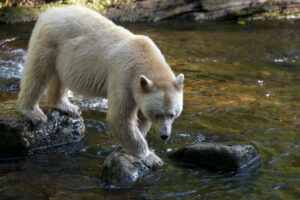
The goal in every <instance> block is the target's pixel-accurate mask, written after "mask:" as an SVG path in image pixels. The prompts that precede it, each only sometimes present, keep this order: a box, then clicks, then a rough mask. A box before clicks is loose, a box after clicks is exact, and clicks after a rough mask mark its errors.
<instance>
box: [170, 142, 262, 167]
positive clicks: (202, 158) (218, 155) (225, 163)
mask: <svg viewBox="0 0 300 200" xmlns="http://www.w3.org/2000/svg"><path fill="white" fill-rule="evenodd" d="M168 157H169V158H170V159H171V160H173V161H175V162H176V163H179V164H181V165H185V166H191V167H200V168H205V169H208V170H210V171H224V172H230V171H237V170H239V169H241V168H245V167H247V166H249V165H250V164H252V163H253V162H254V161H256V160H257V159H258V158H259V155H258V151H257V150H256V148H255V147H254V146H252V145H232V144H222V143H197V144H191V145H186V146H183V147H181V148H179V149H176V150H173V151H171V152H168Z"/></svg>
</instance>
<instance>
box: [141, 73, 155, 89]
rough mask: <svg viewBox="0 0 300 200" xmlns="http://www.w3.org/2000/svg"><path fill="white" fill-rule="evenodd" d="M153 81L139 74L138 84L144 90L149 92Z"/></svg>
mask: <svg viewBox="0 0 300 200" xmlns="http://www.w3.org/2000/svg"><path fill="white" fill-rule="evenodd" d="M152 85H153V82H152V81H151V80H150V79H148V78H147V77H146V76H144V75H141V76H140V86H141V88H142V90H143V91H144V92H150V91H151V88H152Z"/></svg>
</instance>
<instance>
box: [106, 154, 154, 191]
mask: <svg viewBox="0 0 300 200" xmlns="http://www.w3.org/2000/svg"><path fill="white" fill-rule="evenodd" d="M150 171H151V170H150V168H148V167H147V166H146V165H145V164H144V163H143V162H142V161H141V160H140V159H138V158H135V157H133V156H131V155H128V154H125V153H119V152H112V153H111V154H109V155H108V157H107V158H106V159H105V161H104V167H103V170H102V175H101V178H102V181H103V182H104V183H105V184H106V185H108V186H115V187H122V188H130V187H131V186H132V185H133V184H134V183H135V182H137V181H138V180H140V179H142V178H143V176H145V175H146V174H148V173H149V172H150Z"/></svg>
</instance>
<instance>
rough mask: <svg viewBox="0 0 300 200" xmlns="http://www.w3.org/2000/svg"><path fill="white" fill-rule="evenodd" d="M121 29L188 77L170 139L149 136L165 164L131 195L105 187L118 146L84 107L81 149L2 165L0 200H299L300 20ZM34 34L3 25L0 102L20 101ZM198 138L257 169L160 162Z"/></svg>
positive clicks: (54, 151) (97, 116) (70, 148)
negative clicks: (251, 153)
mask: <svg viewBox="0 0 300 200" xmlns="http://www.w3.org/2000/svg"><path fill="white" fill-rule="evenodd" d="M122 25H123V26H125V27H127V28H128V29H130V30H131V31H133V32H134V33H137V34H145V35H148V36H150V37H151V38H152V39H153V40H154V41H155V43H156V44H157V45H158V46H159V48H160V49H161V50H162V52H163V54H164V55H165V57H166V59H167V62H168V63H169V64H170V66H171V67H172V69H173V70H174V71H175V73H176V74H178V73H184V74H185V77H186V79H185V93H184V95H185V96H184V111H183V113H182V115H181V117H180V118H179V119H178V120H177V121H176V122H175V124H174V127H173V133H172V138H171V140H170V141H169V143H168V144H164V143H163V142H161V141H160V139H159V137H158V136H156V135H155V133H154V132H153V131H150V133H149V135H148V138H147V139H148V142H149V145H150V147H151V148H153V149H154V150H155V151H156V153H157V154H158V155H159V156H160V157H162V158H163V159H164V160H165V161H166V165H164V167H163V168H162V169H160V170H158V171H156V172H155V173H154V174H153V175H151V176H150V177H147V179H146V181H144V182H138V183H137V184H136V185H134V187H133V188H132V189H116V188H105V187H103V185H102V183H101V181H100V174H101V169H102V163H103V161H104V159H105V157H106V156H107V153H108V152H109V149H111V148H112V147H114V146H115V143H114V140H113V138H112V136H111V133H110V132H109V130H108V128H107V125H106V123H105V113H104V112H97V111H95V109H91V110H89V109H85V111H84V112H83V115H84V117H85V122H86V125H87V132H86V137H85V138H84V139H83V140H82V141H81V142H79V143H75V144H71V145H67V146H63V147H60V148H58V149H52V150H48V151H45V152H41V153H36V154H33V155H30V156H27V157H23V158H16V159H13V160H10V161H7V160H6V161H1V162H0V199H1V200H2V199H3V200H8V199H28V200H29V199H30V200H42V199H51V200H54V199H59V200H61V199H110V200H117V199H300V131H299V130H300V58H299V56H300V22H297V21H292V22H286V21H282V22H280V21H275V22H255V23H248V24H246V25H238V24H236V23H235V22H226V23H224V22H210V23H190V22H181V21H179V22H177V21H174V22H164V23H158V24H149V23H131V24H130V23H129V24H122ZM32 27H33V26H32V24H25V25H0V89H1V88H2V89H1V90H0V91H1V93H0V101H4V100H8V99H15V98H16V92H17V91H18V87H17V84H16V83H17V82H18V79H19V78H20V75H21V71H22V69H23V62H24V59H25V56H26V47H27V44H28V39H29V36H30V32H31V30H32ZM3 88H4V89H3ZM101 121H103V122H104V123H101ZM201 141H208V142H235V143H239V144H252V145H254V146H256V147H257V148H258V150H259V152H260V155H261V159H260V162H259V166H258V168H249V169H244V170H242V171H240V172H238V173H229V174H222V173H212V172H208V171H205V170H199V169H187V168H182V167H179V166H174V165H172V164H171V163H170V162H169V161H168V159H167V158H166V152H167V151H168V150H170V149H174V148H177V147H180V146H182V145H184V144H187V143H194V142H201Z"/></svg>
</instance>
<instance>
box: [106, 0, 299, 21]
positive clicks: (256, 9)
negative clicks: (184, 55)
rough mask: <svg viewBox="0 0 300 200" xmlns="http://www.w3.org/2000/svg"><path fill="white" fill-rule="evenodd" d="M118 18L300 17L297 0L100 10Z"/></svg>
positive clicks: (144, 4) (157, 0) (172, 0)
mask: <svg viewBox="0 0 300 200" xmlns="http://www.w3.org/2000/svg"><path fill="white" fill-rule="evenodd" d="M102 13H103V14H104V15H105V16H107V17H108V18H110V19H113V20H117V21H162V20H167V19H174V18H180V19H193V20H214V19H220V18H242V19H244V18H246V19H258V17H261V18H262V19H268V18H271V19H280V18H282V17H285V18H287V19H288V17H295V18H300V2H299V1H294V0H277V1H274V0H259V1H257V0H243V1H241V0H222V1H220V0H202V1H192V0H165V1H161V0H152V1H132V2H131V3H121V4H120V5H119V7H117V8H109V9H106V10H104V11H103V12H102Z"/></svg>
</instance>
